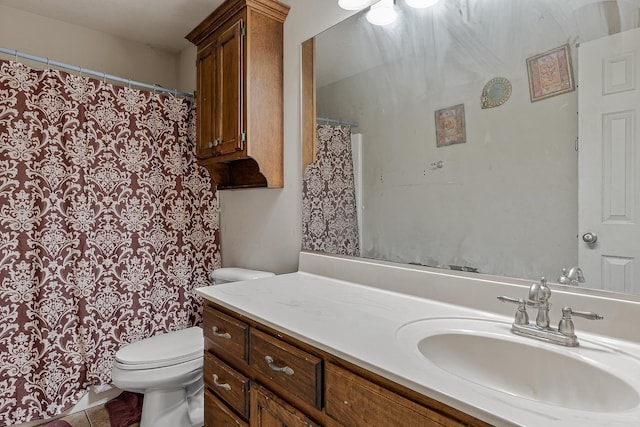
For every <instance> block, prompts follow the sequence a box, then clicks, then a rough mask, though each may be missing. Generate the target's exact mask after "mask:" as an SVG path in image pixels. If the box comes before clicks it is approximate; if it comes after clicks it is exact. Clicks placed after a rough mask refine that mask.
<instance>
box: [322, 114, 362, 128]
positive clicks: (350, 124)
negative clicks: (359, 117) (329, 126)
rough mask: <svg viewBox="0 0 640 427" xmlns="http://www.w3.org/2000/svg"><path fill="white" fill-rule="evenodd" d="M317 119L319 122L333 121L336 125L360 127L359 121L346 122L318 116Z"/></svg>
mask: <svg viewBox="0 0 640 427" xmlns="http://www.w3.org/2000/svg"><path fill="white" fill-rule="evenodd" d="M316 121H317V122H325V123H333V124H336V125H347V126H353V127H356V128H357V127H358V126H359V125H358V122H345V121H343V120H335V119H326V118H324V117H316Z"/></svg>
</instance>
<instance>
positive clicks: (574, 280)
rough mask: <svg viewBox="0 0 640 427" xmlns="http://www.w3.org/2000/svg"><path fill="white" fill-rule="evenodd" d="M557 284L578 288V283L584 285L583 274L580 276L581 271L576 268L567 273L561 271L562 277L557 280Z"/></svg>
mask: <svg viewBox="0 0 640 427" xmlns="http://www.w3.org/2000/svg"><path fill="white" fill-rule="evenodd" d="M558 283H560V284H561V285H571V286H579V285H580V283H584V274H582V269H581V268H580V267H578V266H575V267H571V269H570V270H569V273H567V269H566V268H563V269H562V276H560V278H559V279H558Z"/></svg>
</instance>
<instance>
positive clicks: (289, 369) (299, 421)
mask: <svg viewBox="0 0 640 427" xmlns="http://www.w3.org/2000/svg"><path fill="white" fill-rule="evenodd" d="M203 319H204V320H203V325H202V326H203V328H204V337H205V354H204V383H205V427H214V426H215V427H219V426H223V427H226V426H229V427H237V426H251V427H272V426H274V427H275V426H277V427H315V426H325V427H345V426H346V427H359V426H362V427H364V426H367V427H369V426H376V427H387V426H389V427H393V426H402V427H425V426H440V427H460V426H482V427H486V426H488V424H486V423H484V422H482V421H480V420H477V419H475V418H474V417H471V416H469V415H467V414H465V413H463V412H460V411H458V410H456V409H453V408H451V407H449V406H447V405H444V404H442V403H440V402H438V401H435V400H433V399H430V398H428V397H426V396H424V395H421V394H420V393H417V392H414V391H412V390H409V389H407V388H405V387H403V386H401V385H399V384H396V383H394V382H392V381H390V380H388V379H385V378H383V377H380V376H378V375H376V374H373V373H371V372H369V371H367V370H365V369H363V368H361V367H358V366H356V365H353V364H350V363H349V362H346V361H344V360H342V359H339V358H337V357H335V356H333V355H331V354H328V353H326V352H324V351H322V350H320V349H318V348H316V347H313V346H310V345H308V344H305V343H303V342H301V341H299V340H296V339H294V338H292V337H289V336H286V335H284V334H282V333H280V332H279V331H276V330H273V329H271V328H269V327H267V326H265V325H263V324H261V323H258V322H255V321H253V320H251V319H248V318H246V317H244V316H242V315H240V314H238V313H235V312H233V311H230V310H228V309H226V308H224V307H221V306H218V305H216V304H214V303H212V302H209V301H206V302H205V308H204V317H203Z"/></svg>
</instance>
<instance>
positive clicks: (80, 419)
mask: <svg viewBox="0 0 640 427" xmlns="http://www.w3.org/2000/svg"><path fill="white" fill-rule="evenodd" d="M60 419H61V420H64V421H66V422H68V423H69V424H71V427H111V423H110V422H109V414H108V413H107V410H106V409H105V408H104V406H102V405H101V406H94V407H93V408H89V409H87V410H85V411H81V412H76V413H75V414H71V415H67V416H65V417H62V418H60ZM129 427H139V424H138V423H135V424H131V425H130V426H129Z"/></svg>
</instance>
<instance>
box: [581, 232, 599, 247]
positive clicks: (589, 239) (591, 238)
mask: <svg viewBox="0 0 640 427" xmlns="http://www.w3.org/2000/svg"><path fill="white" fill-rule="evenodd" d="M582 240H584V241H585V243H588V244H590V245H592V244H594V243H595V242H597V241H598V235H597V234H596V233H584V234H583V235H582Z"/></svg>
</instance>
